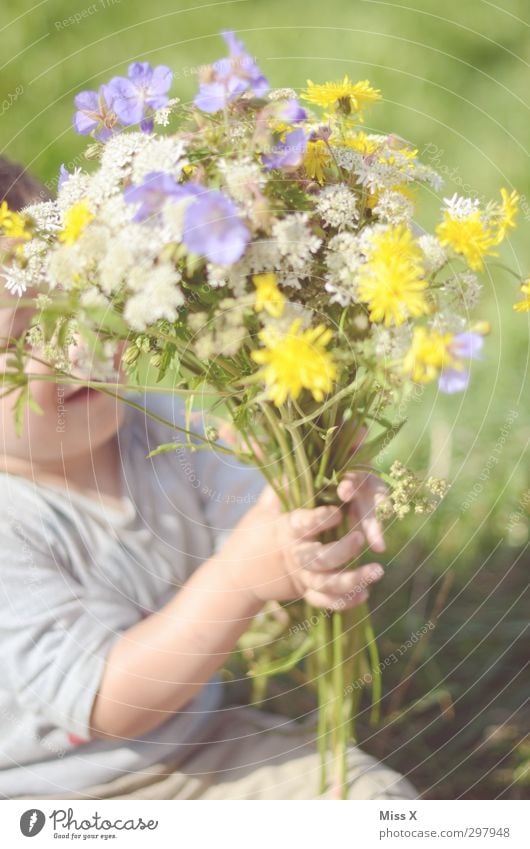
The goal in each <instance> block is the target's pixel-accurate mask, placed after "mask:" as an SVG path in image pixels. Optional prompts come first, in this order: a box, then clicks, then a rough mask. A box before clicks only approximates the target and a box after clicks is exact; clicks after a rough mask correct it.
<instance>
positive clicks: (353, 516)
mask: <svg viewBox="0 0 530 849" xmlns="http://www.w3.org/2000/svg"><path fill="white" fill-rule="evenodd" d="M385 492H386V490H385V487H384V484H382V483H381V481H379V480H378V479H377V478H376V477H375V475H371V474H367V475H356V474H349V475H346V477H345V478H344V479H343V480H342V481H341V482H340V484H339V486H338V488H337V494H338V495H339V498H341V499H342V500H343V501H345V502H348V503H349V508H348V514H349V517H350V521H351V523H352V524H353V525H354V526H355V525H357V524H360V525H361V528H362V529H363V531H364V534H365V536H366V541H367V542H368V545H369V546H370V548H371V549H372V550H373V551H377V552H382V551H384V550H385V541H384V538H383V528H382V525H381V523H380V521H379V519H378V518H377V515H376V507H377V505H378V504H379V502H380V501H381V500H382V499H383V498H384V496H385Z"/></svg>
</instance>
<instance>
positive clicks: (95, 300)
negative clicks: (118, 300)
mask: <svg viewBox="0 0 530 849" xmlns="http://www.w3.org/2000/svg"><path fill="white" fill-rule="evenodd" d="M79 300H80V303H81V305H82V306H84V307H106V306H107V305H108V303H109V301H108V298H106V297H105V295H104V294H103V292H100V290H99V289H98V288H97V286H88V287H87V288H86V289H84V290H83V292H82V293H81V297H80V299H79Z"/></svg>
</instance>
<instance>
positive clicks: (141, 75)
mask: <svg viewBox="0 0 530 849" xmlns="http://www.w3.org/2000/svg"><path fill="white" fill-rule="evenodd" d="M152 75H153V69H152V67H151V65H150V63H149V62H133V63H132V65H129V70H128V73H127V76H128V77H129V79H130V80H131V82H132V83H134V85H138V86H147V85H149V83H150V81H151V77H152Z"/></svg>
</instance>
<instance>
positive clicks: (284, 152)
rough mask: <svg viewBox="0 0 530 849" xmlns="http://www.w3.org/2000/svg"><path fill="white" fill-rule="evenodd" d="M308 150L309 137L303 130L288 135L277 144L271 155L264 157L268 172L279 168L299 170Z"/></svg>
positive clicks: (264, 155)
mask: <svg viewBox="0 0 530 849" xmlns="http://www.w3.org/2000/svg"><path fill="white" fill-rule="evenodd" d="M306 148H307V136H306V134H305V132H304V130H302V129H301V128H299V129H297V130H293V131H292V132H290V133H287V135H286V136H285V139H284V140H283V141H279V142H276V144H275V145H274V147H273V148H272V151H271V152H270V153H264V154H263V156H262V160H263V165H264V167H265V168H266V170H267V171H272V170H274V169H277V168H297V167H298V165H300V163H301V162H302V159H303V158H304V154H305V151H306Z"/></svg>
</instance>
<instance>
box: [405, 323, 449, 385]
mask: <svg viewBox="0 0 530 849" xmlns="http://www.w3.org/2000/svg"><path fill="white" fill-rule="evenodd" d="M453 338H454V337H453V334H452V333H438V331H436V330H431V331H430V333H428V332H427V331H426V330H425V328H424V327H415V328H414V334H413V337H412V344H411V347H410V349H409V351H408V352H407V354H406V355H405V359H404V360H403V371H404V372H405V373H406V374H410V376H411V377H412V379H413V380H414V381H415V382H416V383H429V381H431V380H434V379H435V378H436V377H438V374H439V373H440V371H441V370H442V368H446V367H447V366H452V367H453V368H456V367H457V366H458V363H457V362H456V361H455V359H454V358H453V357H452V356H451V353H450V345H451V342H452V341H453Z"/></svg>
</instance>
